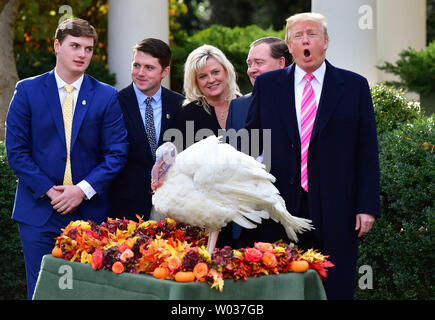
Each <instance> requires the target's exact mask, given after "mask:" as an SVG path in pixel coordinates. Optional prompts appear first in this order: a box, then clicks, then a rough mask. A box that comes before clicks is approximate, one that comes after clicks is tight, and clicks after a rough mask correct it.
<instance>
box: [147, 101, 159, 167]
mask: <svg viewBox="0 0 435 320" xmlns="http://www.w3.org/2000/svg"><path fill="white" fill-rule="evenodd" d="M151 100H153V98H152V97H147V98H146V99H145V104H146V109H145V131H146V134H147V137H148V142H149V144H150V148H151V153H152V155H153V160H154V161H155V160H156V149H157V141H156V128H155V127H154V114H153V108H152V107H151Z"/></svg>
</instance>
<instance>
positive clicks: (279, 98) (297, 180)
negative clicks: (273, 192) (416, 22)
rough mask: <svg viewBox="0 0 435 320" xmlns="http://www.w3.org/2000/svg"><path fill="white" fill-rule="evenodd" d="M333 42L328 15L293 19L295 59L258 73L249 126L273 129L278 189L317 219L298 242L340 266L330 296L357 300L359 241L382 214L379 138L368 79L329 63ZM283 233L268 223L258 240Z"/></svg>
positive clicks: (290, 39)
mask: <svg viewBox="0 0 435 320" xmlns="http://www.w3.org/2000/svg"><path fill="white" fill-rule="evenodd" d="M329 41H330V39H329V36H328V31H327V24H326V19H325V17H324V16H322V15H320V14H318V13H301V14H296V15H293V16H291V17H290V18H288V19H287V26H286V42H287V46H288V48H289V51H290V53H291V54H292V56H293V59H294V63H293V64H292V65H291V66H289V67H287V68H285V69H280V70H276V71H272V72H269V73H265V74H263V75H260V76H258V77H257V78H256V80H255V87H254V91H253V93H252V96H253V97H252V103H251V106H250V111H249V114H248V119H247V128H248V129H261V130H262V129H270V130H271V139H272V145H271V159H272V161H271V173H272V174H273V175H274V176H275V177H276V178H277V180H276V186H277V188H278V189H279V191H280V193H281V195H282V196H283V198H284V199H285V202H286V205H287V209H288V210H289V212H291V213H292V214H295V215H296V216H299V217H304V218H309V219H311V220H312V221H313V224H314V226H315V230H313V231H309V232H307V233H305V234H303V235H302V236H301V239H300V241H299V243H298V244H299V246H300V247H302V248H304V249H309V248H311V247H313V248H315V249H320V250H321V251H322V252H323V253H324V254H328V255H330V260H331V261H332V262H333V263H335V267H334V268H331V270H330V271H329V273H328V274H329V276H328V278H327V280H326V281H325V289H326V293H327V297H328V299H352V298H353V294H354V286H355V274H356V261H357V255H358V238H359V237H361V236H362V235H364V234H365V233H367V232H368V231H369V230H370V228H371V226H372V225H373V222H374V220H375V217H376V216H379V215H380V201H379V160H378V143H377V135H376V123H375V116H374V111H373V104H372V100H371V95H370V89H369V85H368V82H367V80H366V79H365V78H364V77H362V76H360V75H358V74H356V73H353V72H351V71H347V70H343V69H339V68H336V67H334V66H333V65H331V64H330V63H329V62H328V61H327V60H326V51H327V49H328V46H329ZM260 136H261V135H260ZM281 238H284V239H286V240H288V239H287V238H286V236H285V232H284V229H283V228H282V226H280V225H279V224H278V223H274V222H273V221H272V222H270V221H265V222H264V223H263V224H262V226H261V230H260V239H259V240H261V241H276V240H279V239H281Z"/></svg>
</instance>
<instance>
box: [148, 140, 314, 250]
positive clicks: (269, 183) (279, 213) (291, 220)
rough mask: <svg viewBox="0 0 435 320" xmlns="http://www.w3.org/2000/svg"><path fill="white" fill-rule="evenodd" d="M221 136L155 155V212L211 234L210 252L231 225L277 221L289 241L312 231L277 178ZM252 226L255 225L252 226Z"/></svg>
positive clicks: (251, 225) (165, 147)
mask: <svg viewBox="0 0 435 320" xmlns="http://www.w3.org/2000/svg"><path fill="white" fill-rule="evenodd" d="M220 138H221V137H219V138H217V137H216V136H209V137H208V138H206V139H203V140H201V141H199V142H197V143H195V144H193V145H191V146H190V147H188V148H187V149H186V150H184V151H183V152H180V153H179V154H178V155H177V149H176V147H175V145H174V144H172V143H171V142H166V143H164V144H163V145H161V146H160V147H159V148H158V149H157V151H156V163H155V165H154V167H153V169H152V171H151V176H152V180H151V187H152V189H153V191H154V194H153V196H152V203H153V205H154V209H155V210H156V211H157V212H158V213H160V214H162V215H163V216H166V217H169V218H171V219H174V220H175V221H177V222H183V223H186V224H190V225H193V226H198V227H202V228H206V230H207V231H208V232H209V234H210V235H209V239H208V244H207V251H208V252H209V253H212V252H213V249H214V247H215V245H216V241H217V236H218V234H219V231H220V229H221V228H223V227H224V226H226V225H227V224H228V223H230V222H231V221H233V222H235V223H237V224H239V225H240V226H242V227H244V228H248V229H252V228H255V227H256V226H257V225H256V224H255V223H261V219H268V218H269V217H270V218H272V219H273V220H275V221H276V222H278V221H279V222H280V223H281V224H282V225H283V226H284V228H285V230H286V233H287V235H288V237H289V238H290V239H292V240H293V241H295V242H297V241H298V238H297V235H296V233H302V232H304V231H306V230H311V229H312V228H313V227H312V225H311V224H310V223H311V221H310V220H307V219H302V218H298V217H293V216H292V215H291V214H290V213H289V212H288V211H287V209H286V206H285V202H284V200H283V198H282V197H281V196H280V195H279V191H278V189H277V188H276V187H275V186H274V185H273V182H275V177H274V176H273V175H271V174H270V173H268V172H267V171H266V170H265V169H264V165H263V164H261V163H260V162H258V161H256V160H255V159H254V158H252V157H250V156H248V155H246V154H244V153H242V152H239V151H237V150H236V149H235V148H234V147H232V146H231V145H229V144H227V143H222V142H221V141H220ZM253 222H255V223H253Z"/></svg>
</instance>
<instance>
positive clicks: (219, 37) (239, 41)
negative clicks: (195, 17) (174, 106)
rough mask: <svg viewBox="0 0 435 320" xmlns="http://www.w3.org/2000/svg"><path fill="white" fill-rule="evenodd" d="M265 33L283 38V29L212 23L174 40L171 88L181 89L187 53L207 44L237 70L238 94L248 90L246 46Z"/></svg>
mask: <svg viewBox="0 0 435 320" xmlns="http://www.w3.org/2000/svg"><path fill="white" fill-rule="evenodd" d="M268 36H271V37H278V38H281V39H284V29H283V30H281V31H275V30H273V29H271V28H269V29H266V30H265V29H261V28H259V27H257V26H254V25H252V26H248V27H243V28H241V27H234V28H229V27H224V26H220V25H213V26H211V27H210V28H207V29H204V30H202V31H200V32H198V33H195V34H194V35H192V36H188V37H186V38H184V39H180V40H178V43H177V44H176V45H173V46H172V48H171V50H172V67H171V68H172V71H171V89H172V90H175V91H177V92H180V93H181V92H183V74H184V62H185V61H186V59H187V56H188V55H189V53H190V52H192V51H193V50H194V49H196V48H197V47H199V46H201V45H203V44H210V45H213V46H215V47H217V48H219V49H221V50H222V51H223V52H224V53H225V55H226V56H227V58H228V60H230V61H231V63H232V64H233V65H234V68H235V69H236V73H237V84H238V85H239V87H240V90H241V91H242V93H244V94H246V93H248V92H251V91H252V85H251V82H250V81H249V78H248V76H247V74H246V70H247V65H246V58H247V56H248V52H249V45H250V44H251V42H252V41H254V40H257V39H259V38H262V37H268Z"/></svg>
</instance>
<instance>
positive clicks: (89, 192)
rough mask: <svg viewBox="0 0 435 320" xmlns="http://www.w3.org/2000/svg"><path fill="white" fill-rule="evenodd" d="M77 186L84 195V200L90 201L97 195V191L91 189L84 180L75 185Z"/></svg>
mask: <svg viewBox="0 0 435 320" xmlns="http://www.w3.org/2000/svg"><path fill="white" fill-rule="evenodd" d="M77 186H78V187H79V188H80V189H82V191H83V193H84V194H85V199H86V200H89V199H91V198H92V197H93V196H94V195H95V194H96V193H97V191H95V190H94V188H92V186H91V185H90V184H89V183H88V182H87V181H86V180H82V181H80V182H79V183H77Z"/></svg>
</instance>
